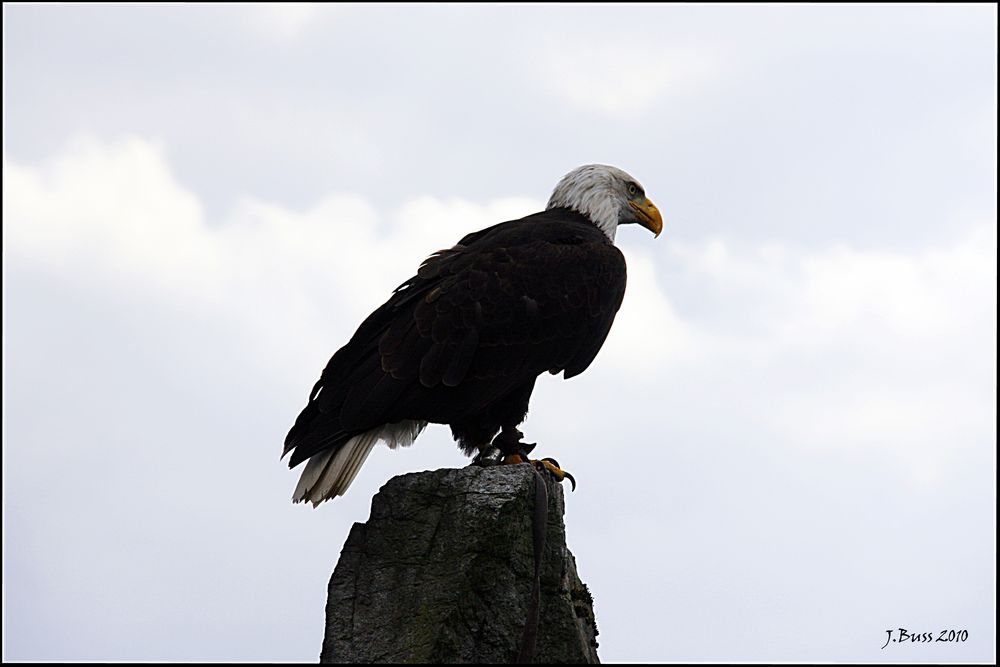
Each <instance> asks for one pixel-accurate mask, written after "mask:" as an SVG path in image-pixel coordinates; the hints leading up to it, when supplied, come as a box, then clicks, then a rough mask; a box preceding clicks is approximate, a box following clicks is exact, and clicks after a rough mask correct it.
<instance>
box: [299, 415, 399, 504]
mask: <svg viewBox="0 0 1000 667" xmlns="http://www.w3.org/2000/svg"><path fill="white" fill-rule="evenodd" d="M379 430H380V429H372V430H371V431H367V432H365V433H362V434H360V435H356V436H354V437H353V438H351V439H350V440H348V441H347V442H345V443H344V444H343V445H341V446H340V447H337V448H331V449H328V450H326V451H325V452H320V453H319V454H315V455H314V456H313V457H312V458H311V459H309V461H308V462H307V463H306V467H305V470H303V471H302V476H301V477H300V478H299V483H298V485H296V487H295V493H294V494H293V495H292V502H296V503H301V502H306V501H308V502H311V503H312V504H313V507H316V506H317V505H319V504H320V503H321V502H323V501H324V500H330V499H332V498H334V497H336V496H342V495H344V493H345V492H346V491H347V488H348V487H349V486H350V485H351V482H353V481H354V478H355V477H357V475H358V471H359V470H361V466H362V465H363V464H364V462H365V459H367V458H368V455H369V454H370V453H371V451H372V449H373V448H374V447H375V443H377V442H378V440H379V437H378V436H379Z"/></svg>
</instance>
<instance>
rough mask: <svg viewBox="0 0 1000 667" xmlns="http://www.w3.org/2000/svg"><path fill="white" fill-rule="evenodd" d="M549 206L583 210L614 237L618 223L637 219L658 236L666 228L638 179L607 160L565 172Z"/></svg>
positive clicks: (609, 236)
mask: <svg viewBox="0 0 1000 667" xmlns="http://www.w3.org/2000/svg"><path fill="white" fill-rule="evenodd" d="M546 208H569V209H573V210H574V211H576V212H578V213H582V214H583V215H585V216H587V217H588V218H589V219H590V221H591V222H593V223H594V224H595V225H597V227H598V228H599V229H600V230H601V231H602V232H604V233H605V234H607V236H608V238H609V239H611V240H612V241H614V240H615V231H616V230H617V229H618V225H626V224H631V223H637V224H640V225H642V226H643V227H645V228H646V229H648V230H650V231H651V232H653V234H655V235H656V236H659V235H660V232H661V231H663V217H662V216H661V215H660V211H659V210H658V209H657V208H656V206H654V205H653V202H651V201H649V199H648V198H647V197H646V193H645V192H644V191H643V189H642V186H641V185H639V181H637V180H635V179H634V178H632V177H631V176H629V175H628V174H626V173H625V172H624V171H622V170H621V169H618V168H617V167H611V166H608V165H605V164H588V165H584V166H582V167H577V168H576V169H574V170H573V171H571V172H569V173H568V174H566V175H565V176H563V178H562V180H561V181H559V184H558V185H556V188H555V190H553V191H552V196H551V197H550V198H549V204H548V206H547V207H546Z"/></svg>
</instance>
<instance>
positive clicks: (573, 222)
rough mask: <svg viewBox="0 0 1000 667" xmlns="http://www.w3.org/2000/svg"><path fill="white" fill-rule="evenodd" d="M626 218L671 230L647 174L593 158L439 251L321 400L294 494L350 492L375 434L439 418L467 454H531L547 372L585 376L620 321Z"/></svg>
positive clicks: (312, 496) (295, 458)
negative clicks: (530, 429)
mask: <svg viewBox="0 0 1000 667" xmlns="http://www.w3.org/2000/svg"><path fill="white" fill-rule="evenodd" d="M628 223H638V224H640V225H642V226H643V227H645V228H647V229H649V230H650V231H652V232H653V233H654V234H656V235H657V236H659V234H660V231H661V230H662V229H663V219H662V218H661V216H660V212H659V211H658V210H657V208H656V206H654V205H653V203H652V202H651V201H649V199H648V198H647V197H646V195H645V193H644V192H643V189H642V186H640V185H639V182H638V181H636V180H635V179H634V178H632V177H631V176H629V175H628V174H626V173H625V172H624V171H622V170H620V169H616V168H615V167H610V166H606V165H586V166H583V167H579V168H577V169H574V170H573V171H571V172H570V173H569V174H567V175H566V176H565V177H563V178H562V180H560V181H559V183H558V185H556V188H555V190H554V191H553V192H552V197H551V198H550V199H549V203H548V206H547V207H546V209H545V210H544V211H542V212H540V213H535V214H533V215H529V216H527V217H524V218H521V219H519V220H510V221H508V222H501V223H500V224H498V225H494V226H492V227H488V228H487V229H483V230H481V231H478V232H474V233H472V234H469V235H468V236H466V237H465V238H463V239H462V240H461V241H459V242H458V244H457V245H456V246H454V247H453V248H451V249H448V250H441V251H439V252H437V253H435V254H433V255H431V256H430V257H429V258H428V259H427V260H426V261H425V262H424V263H423V264H422V265H421V266H420V268H419V270H418V271H417V275H415V276H413V277H412V278H410V279H409V280H407V281H406V282H404V283H403V284H402V285H400V286H399V287H398V288H396V290H395V291H394V292H393V294H392V296H390V297H389V300H388V301H386V302H385V303H384V304H383V305H382V306H381V307H379V308H378V309H377V310H375V312H373V313H372V314H371V315H369V316H368V318H367V319H365V321H364V322H362V323H361V326H360V327H358V330H357V332H355V334H354V336H353V337H352V338H351V340H350V341H349V342H348V343H347V344H346V345H344V347H342V348H340V350H338V351H337V352H336V353H335V354H334V355H333V357H332V358H331V359H330V361H329V363H328V364H327V365H326V368H325V369H324V370H323V373H322V375H321V376H320V378H319V381H318V382H317V383H316V385H315V386H314V387H313V389H312V392H311V393H310V394H309V401H308V403H307V404H306V407H305V409H303V410H302V412H301V414H299V416H298V418H297V419H296V420H295V424H294V426H292V428H291V430H290V431H289V432H288V436H287V437H286V439H285V448H284V454H283V455H282V456H284V455H286V454H288V453H291V458H290V459H289V467H290V468H294V467H295V466H297V465H298V464H300V463H302V462H303V461H306V462H307V463H306V466H305V469H304V470H303V472H302V476H301V478H300V479H299V483H298V485H297V486H296V488H295V493H294V495H293V497H292V500H293V501H294V502H303V501H309V502H311V503H312V504H313V506H314V507H315V506H316V505H319V503H321V502H323V501H324V500H329V499H331V498H334V497H335V496H338V495H343V494H344V492H345V491H346V490H347V487H348V486H350V484H351V482H352V481H353V480H354V477H355V476H356V475H357V473H358V470H359V469H360V468H361V465H362V464H363V463H364V461H365V459H366V458H367V457H368V454H369V453H370V452H371V450H372V448H373V447H374V446H375V444H376V443H377V442H379V441H385V442H386V443H387V444H388V445H389V447H392V448H395V447H405V446H408V445H410V444H411V443H412V442H413V440H414V439H415V438H416V437H417V436H418V435H419V434H420V432H421V431H422V430H423V429H424V427H425V426H426V425H427V424H428V423H429V422H432V423H435V424H447V425H449V426H450V427H451V432H452V435H453V436H454V438H455V440H456V441H457V442H458V445H459V447H460V448H461V449H462V450H463V451H464V452H465V453H466V454H467V455H469V456H472V455H474V454H479V455H480V456H484V455H485V454H486V453H487V452H494V451H496V450H499V452H500V453H501V454H502V455H503V456H505V457H506V459H505V460H506V461H508V462H519V461H520V460H521V457H526V453H527V451H529V449H530V447H531V445H528V444H527V443H524V442H522V440H521V437H522V435H521V432H520V431H518V430H517V427H518V426H519V425H520V424H521V422H522V421H524V418H525V417H526V416H527V412H528V399H529V398H530V397H531V392H532V390H533V389H534V387H535V380H536V378H537V377H538V376H539V375H540V374H542V373H544V372H546V371H548V372H550V373H552V374H557V373H559V372H562V373H563V377H565V378H567V379H568V378H571V377H573V376H574V375H578V374H580V373H582V372H583V371H584V370H586V368H587V367H588V366H589V365H590V363H591V362H592V361H593V360H594V357H595V356H596V355H597V352H598V351H599V350H600V349H601V346H602V345H603V344H604V340H605V338H606V337H607V335H608V332H609V331H610V329H611V324H612V322H613V321H614V319H615V314H616V313H617V312H618V308H619V307H620V306H621V303H622V297H623V296H624V295H625V258H624V256H623V255H622V253H621V251H619V250H618V249H617V248H616V247H615V245H614V240H615V232H616V230H617V228H618V225H623V224H628ZM549 467H550V468H551V467H552V466H549Z"/></svg>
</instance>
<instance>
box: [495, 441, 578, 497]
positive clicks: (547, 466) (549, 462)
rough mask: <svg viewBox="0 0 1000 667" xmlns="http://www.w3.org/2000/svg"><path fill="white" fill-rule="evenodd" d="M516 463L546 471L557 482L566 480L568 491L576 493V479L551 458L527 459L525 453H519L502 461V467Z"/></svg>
mask: <svg viewBox="0 0 1000 667" xmlns="http://www.w3.org/2000/svg"><path fill="white" fill-rule="evenodd" d="M532 447H534V445H532ZM518 463H530V464H531V465H533V466H535V468H537V469H538V470H539V471H541V472H546V471H548V472H549V473H551V474H552V476H553V477H555V478H556V481H557V482H562V481H563V480H564V479H568V480H569V483H570V484H571V485H572V486H571V487H570V490H571V491H576V479H575V478H574V477H573V475H571V474H569V473H568V472H566V471H565V470H563V469H562V468H560V467H559V462H558V461H556V460H555V459H553V458H548V457H546V458H544V459H529V458H528V454H527V452H520V453H517V454H510V455H509V456H507V457H505V458H504V460H503V464H504V465H516V464H518Z"/></svg>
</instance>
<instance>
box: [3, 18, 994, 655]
mask: <svg viewBox="0 0 1000 667" xmlns="http://www.w3.org/2000/svg"><path fill="white" fill-rule="evenodd" d="M996 31H997V10H996V6H995V5H975V6H954V5H943V4H939V5H919V6H899V5H893V6H820V5H807V6H705V5H697V6H667V7H657V6H621V5H616V6H608V7H599V6H590V5H587V6H568V5H558V6H548V7H524V6H507V7H497V6H493V7H481V6H451V5H449V6H444V5H441V6H430V7H412V6H401V5H397V6H391V7H371V6H364V7H341V6H336V7H327V6H323V7H319V6H295V5H282V6H265V5H253V6H244V7H240V6H230V5H225V6H222V5H217V6H201V5H197V6H196V5H170V6H111V5H108V6H96V7H87V6H78V5H53V6H34V5H33V6H18V5H10V4H5V5H4V9H3V42H4V45H3V56H4V58H3V61H4V90H3V93H4V94H3V100H4V128H3V129H4V137H3V144H4V148H3V151H4V153H3V172H4V208H3V213H4V232H3V241H4V245H3V278H4V280H3V297H4V299H3V385H4V386H3V389H4V392H3V410H4V414H3V445H4V447H3V454H4V468H3V481H4V491H3V493H4V498H3V501H4V502H3V520H4V544H3V604H4V608H3V612H4V613H3V631H4V637H3V640H4V641H3V647H4V648H3V654H4V658H5V659H8V660H50V659H51V660H74V659H83V660H133V659H134V660H196V659H197V660H275V661H290V660H304V661H313V660H315V659H316V658H317V656H318V654H319V650H320V644H321V641H322V633H323V623H324V619H323V613H324V604H325V598H326V585H327V582H328V579H329V576H330V574H331V572H332V570H333V567H334V565H335V563H336V561H337V558H338V555H339V551H340V548H341V546H342V545H343V542H344V540H345V538H346V536H347V532H348V530H349V528H350V526H351V524H352V523H353V522H355V521H364V520H366V518H367V515H368V510H369V505H370V500H371V496H372V495H373V494H374V493H375V492H376V491H377V490H378V488H379V487H380V486H381V485H382V484H384V483H385V482H386V481H387V480H388V479H389V478H390V477H392V476H394V475H397V474H401V473H404V472H409V471H415V470H423V469H433V468H439V467H445V466H449V467H455V466H462V465H465V464H466V460H465V458H464V457H463V456H462V455H461V453H460V452H459V451H458V449H457V447H455V445H454V443H453V442H452V441H451V438H450V434H449V432H448V430H447V428H446V427H443V426H432V427H430V428H429V429H428V430H427V431H426V432H425V433H424V434H423V435H422V436H421V437H420V438H419V439H418V441H417V443H416V444H415V445H414V446H413V447H412V448H410V449H408V450H404V451H397V452H390V451H389V450H388V449H386V448H384V447H379V448H377V449H376V450H375V452H373V454H372V456H371V457H370V458H369V461H368V463H367V464H366V466H365V467H364V468H363V469H362V471H361V473H360V475H359V477H358V479H357V480H356V481H355V482H354V484H353V486H352V487H351V489H350V491H349V493H348V494H347V496H345V497H344V498H340V499H337V500H336V501H334V502H330V503H325V504H324V505H321V506H320V508H319V509H316V510H313V509H311V508H310V507H304V506H301V505H295V506H293V505H292V504H291V503H290V496H291V493H292V490H293V488H294V486H295V482H296V480H297V478H298V470H296V471H294V472H292V471H289V470H288V469H287V467H286V465H285V463H284V462H281V461H279V460H278V456H279V454H280V451H281V445H282V440H283V438H284V435H285V433H286V431H287V429H288V427H289V426H290V425H291V423H292V421H293V420H294V418H295V416H296V415H297V414H298V411H299V410H300V409H301V408H302V407H303V406H304V404H305V401H306V398H307V394H308V391H309V389H310V388H311V387H312V385H313V383H314V382H315V380H316V378H317V377H318V374H319V372H320V371H321V369H322V368H323V366H324V365H325V363H326V361H327V359H328V358H329V356H330V355H331V354H332V353H333V352H334V351H335V350H336V349H337V348H339V347H340V346H341V345H343V344H344V343H345V342H346V341H347V340H348V338H349V337H350V335H351V334H352V333H353V331H354V329H355V327H356V326H357V325H358V324H359V323H360V321H361V320H362V319H363V318H364V316H365V315H367V314H368V313H369V312H370V311H371V310H372V309H374V308H375V307H377V306H378V305H379V304H381V303H382V302H383V301H384V300H385V298H386V297H387V296H388V294H389V292H390V290H391V289H392V288H393V287H395V286H396V285H398V284H399V283H400V282H402V281H403V280H405V279H406V278H408V277H409V276H410V275H411V274H412V273H413V271H414V270H415V269H416V267H417V266H418V265H419V263H420V261H421V260H422V259H423V258H424V257H425V256H426V255H427V254H429V253H430V252H433V251H435V250H437V249H439V248H442V247H447V246H450V245H452V244H453V243H454V242H455V241H456V240H457V239H458V238H460V237H461V236H462V235H464V234H465V233H468V232H470V231H473V230H476V229H480V228H482V227H485V226H487V225H491V224H494V223H496V222H499V221H501V220H505V219H511V218H515V217H520V216H522V215H526V214H529V213H532V212H534V211H536V210H538V209H540V208H541V207H542V206H543V205H544V202H545V201H546V199H547V198H548V195H549V193H550V192H551V189H552V187H553V186H554V185H555V183H556V182H557V181H558V179H559V178H560V177H562V176H563V174H565V173H566V172H567V171H569V170H570V169H572V168H574V167H576V166H578V165H581V164H585V163H592V162H602V163H608V164H613V165H616V166H618V167H621V168H623V169H625V170H626V171H628V172H630V173H631V174H632V175H634V176H635V177H636V178H638V179H639V180H640V181H641V182H642V183H643V185H644V186H645V188H646V191H647V193H648V194H649V195H650V198H651V199H652V200H653V201H654V202H656V203H657V204H658V205H659V207H660V209H661V210H662V211H663V213H664V218H665V222H666V226H665V232H664V234H663V235H662V236H661V237H660V238H658V239H656V240H653V238H652V236H651V235H650V234H648V232H646V231H645V230H643V229H641V228H638V227H629V228H624V229H622V230H621V231H620V233H619V234H618V245H619V246H620V247H621V248H622V250H623V252H624V253H625V255H626V257H627V259H628V267H629V269H628V270H629V286H628V291H627V293H626V296H625V301H624V305H623V306H622V309H621V311H620V313H619V316H618V319H617V321H616V323H615V326H614V328H613V329H612V332H611V335H610V337H609V338H608V341H607V343H606V345H605V347H604V349H603V350H602V352H601V354H600V355H598V357H597V360H596V361H595V363H594V364H593V365H592V366H591V368H590V369H588V371H587V372H586V373H584V374H583V375H581V376H580V377H578V378H574V379H573V380H570V381H568V382H567V381H564V380H562V379H561V378H555V377H552V376H545V377H543V378H542V379H541V380H540V381H539V384H538V387H537V389H536V391H535V395H534V397H533V399H532V403H531V412H530V414H529V417H528V420H527V421H526V422H525V424H524V426H523V427H522V430H524V431H525V434H526V439H527V440H528V441H537V442H539V443H541V444H540V445H539V449H538V451H539V452H540V453H542V454H543V455H550V456H555V457H556V458H558V459H559V461H560V462H561V463H562V464H563V465H565V467H566V468H567V469H568V470H570V471H571V472H572V473H573V474H574V475H575V476H576V478H577V480H578V481H579V489H578V490H577V492H576V493H575V494H572V495H571V496H569V497H568V499H567V517H566V521H567V525H568V537H569V542H570V547H571V549H572V550H573V551H574V553H575V554H576V559H577V563H578V566H579V571H580V574H581V577H582V578H583V580H584V581H585V582H587V583H588V585H589V586H590V588H591V590H592V591H593V593H594V596H595V600H596V607H595V609H596V614H597V621H598V625H599V628H600V633H601V634H600V642H601V647H600V655H601V657H602V659H603V660H604V661H608V662H610V661H630V660H631V661H638V660H652V661H657V660H660V661H669V660H673V661H678V660H758V661H766V660H854V661H886V662H888V661H952V660H954V661H958V660H963V661H969V660H979V661H987V662H993V661H995V655H996V654H995V629H994V625H995V609H996V603H995V600H996V597H995V591H996V578H995V573H996V547H995V545H996V513H995V509H994V508H995V500H996V481H995V480H996V410H995V406H994V404H995V400H996V303H997V290H996V286H997V236H996V230H997V209H996V200H997V188H996V183H997V180H996V179H997V171H996V165H997V154H996V146H997V135H996V127H997V85H996V82H997V70H996V58H997V32H996ZM900 627H903V628H907V629H908V630H910V631H911V632H933V633H934V634H935V636H937V635H938V633H939V632H940V631H941V630H950V629H955V630H967V631H968V639H967V640H966V641H965V642H964V643H961V644H954V643H934V644H931V645H926V644H907V645H890V646H888V647H886V648H885V649H882V648H881V647H882V645H883V644H884V643H885V641H886V630H887V629H890V628H892V629H898V628H900Z"/></svg>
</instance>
